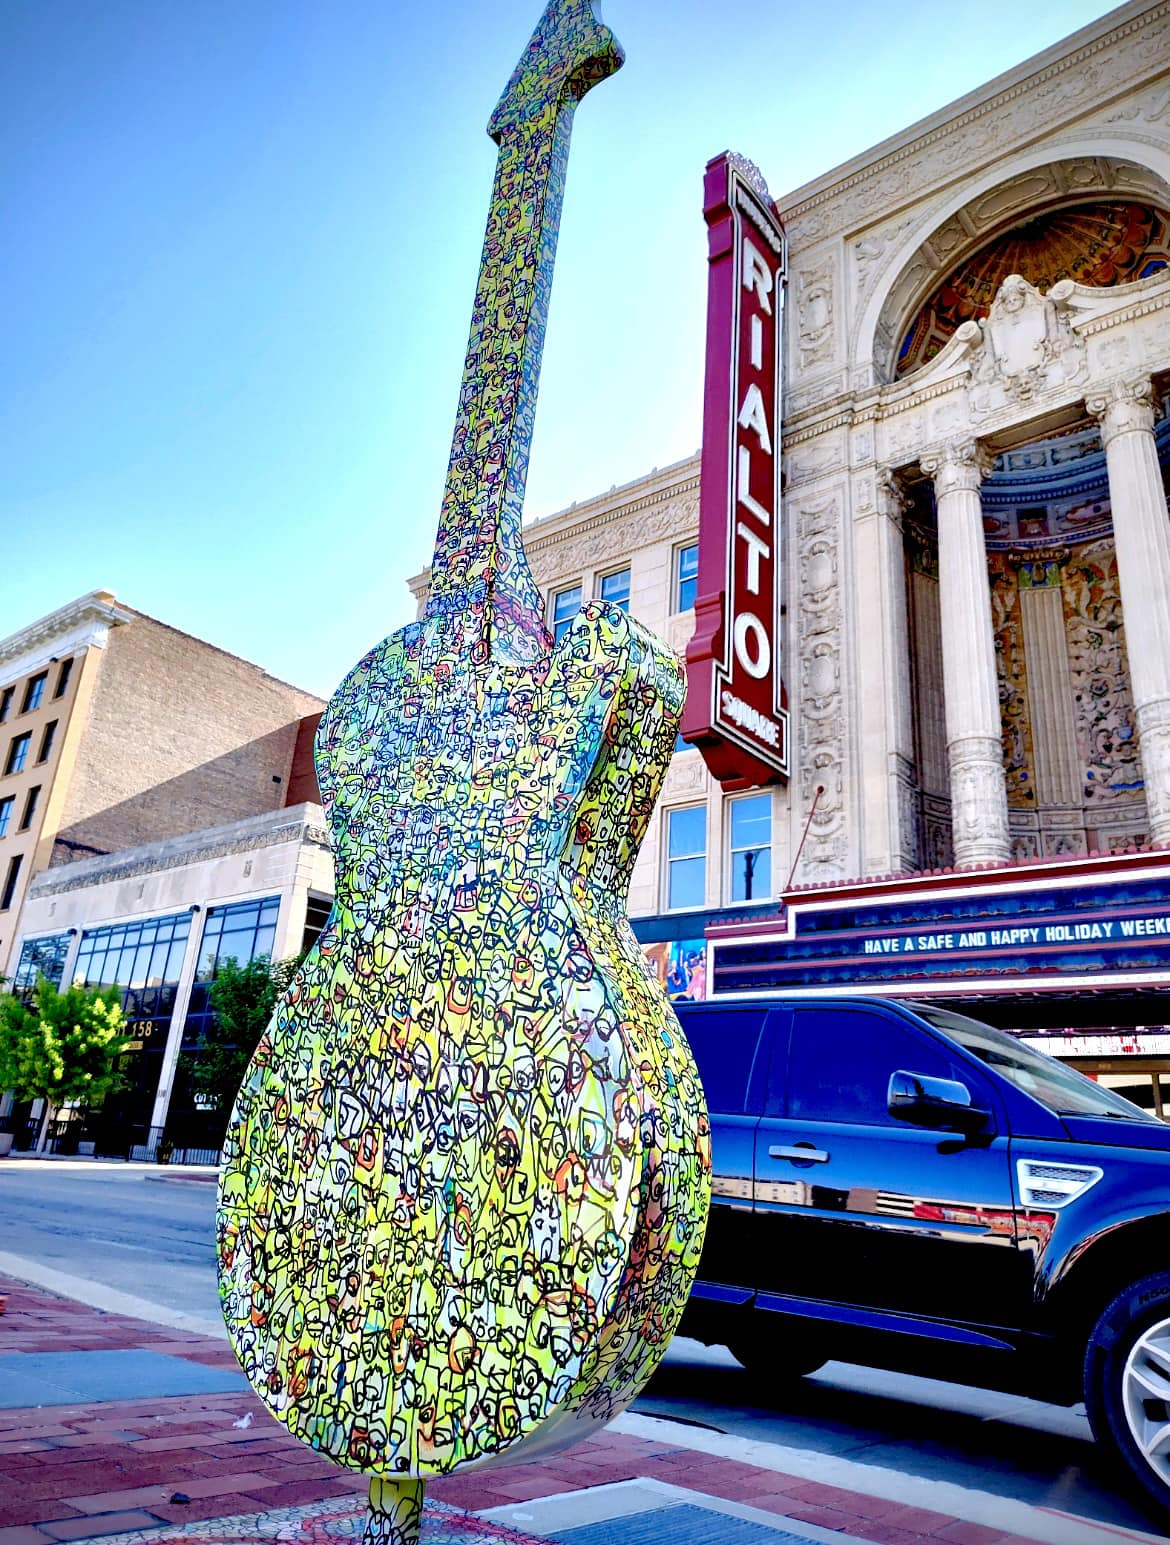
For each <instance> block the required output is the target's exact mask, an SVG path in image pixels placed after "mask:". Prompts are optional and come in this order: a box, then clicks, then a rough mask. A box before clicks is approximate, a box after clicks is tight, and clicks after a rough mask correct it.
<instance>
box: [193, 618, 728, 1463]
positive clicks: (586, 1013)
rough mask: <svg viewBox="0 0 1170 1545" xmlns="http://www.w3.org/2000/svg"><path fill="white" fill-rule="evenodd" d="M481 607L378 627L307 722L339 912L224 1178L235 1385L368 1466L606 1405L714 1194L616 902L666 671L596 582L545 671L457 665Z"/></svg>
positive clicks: (688, 1085)
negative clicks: (244, 1378)
mask: <svg viewBox="0 0 1170 1545" xmlns="http://www.w3.org/2000/svg"><path fill="white" fill-rule="evenodd" d="M472 615H474V609H473V613H472ZM467 616H468V614H467V613H463V612H451V611H448V612H444V611H441V610H440V611H438V612H437V613H436V614H434V615H431V616H428V617H426V618H424V620H423V621H421V622H419V623H416V624H413V625H411V626H410V627H407V628H405V629H403V630H402V631H400V632H399V633H397V634H395V635H393V636H392V637H391V638H389V639H387V640H386V641H385V643H383V644H382V645H380V646H379V647H378V648H376V649H375V650H373V651H372V652H371V653H370V654H369V655H368V656H367V657H366V658H365V659H364V660H363V661H362V662H361V663H360V664H359V665H358V666H357V667H356V669H355V670H354V671H353V672H352V673H351V674H350V676H349V677H348V678H347V679H346V681H345V682H344V683H343V684H342V686H341V687H340V688H339V690H338V692H337V693H336V695H335V696H334V698H333V699H332V701H331V703H330V704H329V707H328V709H327V710H326V713H325V715H324V717H323V719H322V723H321V728H320V731H319V733H318V745H317V760H318V770H319V779H320V784H321V789H322V796H323V799H324V802H325V804H326V807H327V811H328V816H329V822H330V827H331V831H332V834H333V841H334V846H335V853H336V865H337V895H336V900H335V904H334V908H333V912H332V915H331V917H330V920H329V923H328V925H327V927H326V929H325V931H324V933H323V934H322V935H321V938H320V940H319V941H318V944H317V946H316V947H315V949H314V950H313V951H312V953H311V954H310V955H309V957H308V958H307V959H306V961H305V963H304V965H303V967H302V968H301V970H300V971H299V973H298V975H297V978H296V980H295V981H294V983H293V985H292V987H291V988H290V990H289V992H288V993H287V994H286V996H285V998H284V999H283V1001H282V1002H281V1004H280V1005H279V1008H278V1010H277V1013H276V1015H275V1017H274V1020H273V1023H272V1025H271V1027H270V1029H269V1031H268V1032H267V1034H266V1036H265V1039H264V1040H263V1042H262V1043H261V1045H260V1047H259V1049H258V1051H257V1053H256V1056H255V1058H254V1061H253V1064H252V1067H251V1069H250V1072H249V1074H248V1076H247V1077H246V1079H245V1082H244V1085H243V1087H242V1089H241V1091H240V1095H239V1099H238V1102H237V1106H236V1110H235V1113H234V1115H233V1118H232V1122H231V1125H230V1128H229V1131H228V1136H227V1142H226V1147H225V1153H224V1170H223V1176H222V1180H221V1205H220V1217H219V1253H220V1275H221V1293H222V1298H223V1306H224V1315H225V1319H226V1322H227V1326H228V1330H229V1334H230V1335H231V1338H232V1341H233V1343H234V1345H235V1347H236V1351H237V1353H238V1355H239V1357H240V1360H241V1363H242V1365H243V1367H244V1369H245V1371H246V1372H247V1374H248V1377H249V1378H250V1380H251V1382H252V1384H253V1385H254V1387H255V1388H256V1390H257V1392H258V1393H259V1394H260V1395H261V1397H262V1398H263V1399H264V1400H265V1401H266V1402H267V1404H268V1406H269V1408H270V1409H271V1410H272V1412H273V1413H274V1415H276V1416H277V1417H278V1418H279V1419H280V1420H281V1421H282V1422H284V1423H285V1424H286V1425H287V1426H288V1428H289V1429H290V1430H291V1431H292V1432H293V1433H295V1434H296V1435H297V1436H298V1437H300V1438H302V1439H304V1440H305V1441H306V1442H307V1443H310V1444H311V1445H312V1446H313V1447H314V1448H315V1449H318V1450H319V1451H320V1452H321V1453H323V1454H325V1455H327V1456H328V1457H329V1458H330V1459H332V1460H334V1461H335V1462H336V1463H338V1464H340V1465H345V1466H349V1467H351V1468H354V1469H360V1470H363V1471H368V1472H370V1473H372V1474H375V1475H384V1476H403V1477H405V1476H419V1477H424V1476H429V1475H436V1474H441V1473H445V1472H448V1471H450V1470H452V1469H454V1468H456V1467H459V1466H464V1465H473V1464H484V1463H487V1462H489V1461H495V1462H499V1461H501V1460H503V1459H505V1458H506V1459H508V1460H516V1459H525V1458H529V1457H531V1456H532V1455H534V1454H536V1453H539V1452H541V1451H543V1450H546V1449H548V1448H552V1447H560V1446H561V1445H562V1444H564V1443H565V1442H567V1441H569V1440H570V1439H571V1438H572V1437H575V1436H577V1435H583V1434H584V1433H586V1432H587V1431H589V1430H590V1429H591V1428H593V1427H594V1426H596V1425H599V1424H604V1423H605V1422H607V1421H609V1420H610V1419H611V1418H612V1416H613V1415H615V1414H616V1412H617V1411H619V1410H620V1409H621V1408H622V1407H623V1406H624V1405H625V1404H626V1403H627V1402H628V1401H629V1400H630V1399H632V1398H633V1395H634V1394H635V1393H636V1392H637V1390H638V1388H639V1387H640V1385H641V1384H642V1382H643V1381H644V1380H645V1378H646V1377H647V1376H648V1375H649V1373H650V1372H651V1370H652V1369H653V1367H654V1366H655V1364H656V1363H657V1361H658V1359H659V1358H660V1356H661V1355H662V1352H663V1351H664V1350H665V1347H666V1345H667V1343H668V1341H669V1339H670V1337H671V1334H672V1333H673V1331H674V1328H675V1325H676V1323H677V1320H678V1317H679V1315H680V1314H681V1312H682V1308H683V1305H684V1303H685V1301H686V1295H687V1291H688V1288H689V1285H690V1281H691V1279H692V1277H693V1275H694V1271H695V1268H696V1266H697V1264H698V1259H699V1253H700V1248H701V1245H702V1236H703V1229H704V1224H705V1219H706V1212H707V1205H708V1200H709V1133H708V1127H707V1117H706V1112H705V1109H704V1105H703V1100H702V1093H701V1090H700V1088H699V1085H698V1080H697V1077H696V1073H695V1068H694V1063H693V1061H692V1059H691V1055H690V1052H689V1050H688V1048H687V1046H686V1042H685V1041H684V1039H683V1037H682V1035H681V1033H680V1031H679V1028H678V1024H677V1021H676V1020H675V1018H674V1014H673V1012H672V1010H671V1008H670V1006H669V1003H668V1002H667V1000H666V997H665V995H664V993H663V992H662V990H661V989H660V987H659V985H658V983H657V981H656V980H655V979H654V978H653V976H652V975H651V974H650V973H649V971H648V969H647V966H646V964H645V962H644V958H643V956H642V953H641V950H640V948H639V946H638V944H637V942H636V940H635V939H634V937H633V934H632V932H631V930H630V927H629V924H628V922H627V921H626V919H625V911H624V908H625V897H626V892H627V888H628V882H629V877H630V872H631V870H632V867H633V863H634V859H635V857H636V854H637V850H638V845H639V842H640V840H641V837H642V835H643V833H644V831H645V828H646V825H647V822H648V821H649V818H650V815H651V812H652V810H653V806H654V801H655V799H656V797H657V794H658V790H659V788H660V786H661V782H662V779H663V777H664V776H665V772H666V769H667V766H668V764H669V761H670V756H671V752H672V750H673V747H674V743H675V736H676V733H677V725H678V717H679V713H680V711H681V704H682V691H683V683H682V677H681V669H680V666H679V664H678V662H677V660H676V659H675V657H674V656H673V655H672V654H671V653H670V652H669V651H667V650H666V649H665V648H664V646H663V645H661V644H660V643H658V642H657V640H655V639H654V638H653V637H652V636H651V635H650V634H649V633H647V632H646V631H645V630H644V629H643V628H641V627H640V626H639V625H638V624H637V623H634V622H632V621H631V620H630V619H628V618H627V617H626V616H625V614H624V613H623V612H621V611H620V609H618V608H615V607H611V606H609V605H606V604H604V603H593V604H591V605H590V606H588V607H586V608H585V609H584V610H583V611H582V612H581V613H580V614H579V615H578V617H577V619H576V621H575V622H574V624H573V626H572V627H571V628H570V629H569V631H568V632H567V633H566V635H565V636H564V637H563V638H562V639H561V641H560V643H559V644H558V645H557V646H556V647H555V648H553V649H551V650H549V651H548V652H547V654H545V656H544V657H543V659H541V660H540V661H539V662H538V663H537V664H536V665H534V666H523V665H515V664H506V663H498V662H494V661H492V660H491V659H490V658H487V659H483V660H481V661H479V662H478V663H476V662H474V661H469V654H470V655H474V652H475V648H474V643H473V642H471V641H470V640H471V639H472V637H473V635H472V634H471V633H469V632H468V624H467Z"/></svg>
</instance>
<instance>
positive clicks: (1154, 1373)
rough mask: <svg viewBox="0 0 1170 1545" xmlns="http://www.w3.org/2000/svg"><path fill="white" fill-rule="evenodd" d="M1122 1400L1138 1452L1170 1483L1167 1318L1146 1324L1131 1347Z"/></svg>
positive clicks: (1169, 1326)
mask: <svg viewBox="0 0 1170 1545" xmlns="http://www.w3.org/2000/svg"><path fill="white" fill-rule="evenodd" d="M1122 1400H1123V1404H1124V1407H1125V1420H1126V1424H1127V1425H1128V1427H1129V1431H1130V1434H1131V1436H1132V1437H1133V1440H1134V1442H1135V1443H1136V1444H1137V1447H1138V1451H1139V1453H1140V1454H1141V1456H1142V1458H1143V1459H1144V1460H1145V1461H1146V1463H1147V1464H1148V1465H1149V1467H1150V1469H1151V1470H1153V1472H1154V1474H1155V1475H1156V1476H1157V1477H1158V1479H1159V1480H1160V1481H1161V1482H1162V1484H1163V1485H1164V1486H1167V1487H1170V1319H1164V1320H1159V1321H1158V1322H1157V1323H1156V1324H1154V1325H1151V1326H1149V1327H1148V1328H1147V1329H1146V1330H1144V1331H1143V1332H1142V1334H1141V1335H1140V1336H1139V1337H1138V1339H1137V1340H1136V1341H1135V1342H1134V1344H1133V1346H1132V1347H1131V1348H1130V1352H1129V1356H1128V1357H1127V1358H1126V1360H1125V1371H1124V1372H1123V1374H1122Z"/></svg>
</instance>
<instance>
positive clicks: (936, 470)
mask: <svg viewBox="0 0 1170 1545" xmlns="http://www.w3.org/2000/svg"><path fill="white" fill-rule="evenodd" d="M992 462H993V457H992V456H991V455H990V453H989V452H988V451H985V450H984V448H983V447H982V446H981V445H980V444H979V442H978V440H952V441H951V442H950V443H949V444H948V445H942V446H938V447H936V448H935V449H933V450H930V451H924V452H923V454H922V456H921V457H920V458H919V465H920V466H921V467H922V470H923V472H925V473H926V474H927V476H928V477H931V478H933V479H934V492H935V497H936V498H938V499H942V498H945V497H946V495H947V494H952V493H957V492H959V491H960V490H966V491H968V492H975V491H978V488H979V485H980V484H981V483H982V482H983V479H984V478H985V477H986V476H987V474H988V473H989V472H990V471H991V467H992Z"/></svg>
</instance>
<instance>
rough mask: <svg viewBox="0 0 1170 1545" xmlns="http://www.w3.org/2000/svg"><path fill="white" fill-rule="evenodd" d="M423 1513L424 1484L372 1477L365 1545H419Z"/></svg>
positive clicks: (381, 1476)
mask: <svg viewBox="0 0 1170 1545" xmlns="http://www.w3.org/2000/svg"><path fill="white" fill-rule="evenodd" d="M422 1513H423V1482H422V1481H416V1480H401V1481H396V1480H393V1479H390V1478H388V1477H386V1476H383V1475H373V1476H371V1477H370V1510H369V1512H368V1513H367V1514H366V1532H365V1533H364V1534H363V1535H362V1545H418V1542H419V1538H420V1535H421V1531H422Z"/></svg>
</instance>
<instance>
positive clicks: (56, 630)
mask: <svg viewBox="0 0 1170 1545" xmlns="http://www.w3.org/2000/svg"><path fill="white" fill-rule="evenodd" d="M135 615H136V614H135V613H134V612H133V611H131V610H130V608H129V607H126V606H119V604H118V602H117V599H116V597H115V596H114V595H113V593H112V592H111V591H109V590H91V591H90V593H89V594H88V595H83V596H79V597H78V598H77V600H76V601H70V602H69V603H68V604H67V605H65V606H61V607H58V609H57V610H56V611H55V612H50V613H49V614H48V616H47V617H39V618H38V619H37V620H36V622H30V623H29V624H28V626H27V627H24V628H21V629H20V630H19V632H17V633H10V634H9V635H8V637H7V638H3V639H0V672H2V671H3V668H4V666H5V665H6V664H7V663H8V662H9V661H12V660H18V659H21V658H23V657H24V656H25V655H29V654H34V653H36V652H37V651H38V650H41V649H43V648H44V646H45V645H46V644H48V643H50V642H51V641H52V640H53V639H55V638H63V637H64V636H65V634H66V633H71V632H73V631H75V630H76V629H78V628H82V627H85V626H87V625H89V626H92V627H95V628H107V627H110V626H112V625H113V624H115V623H119V622H130V621H131V620H132V619H133V618H134V616H135Z"/></svg>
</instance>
